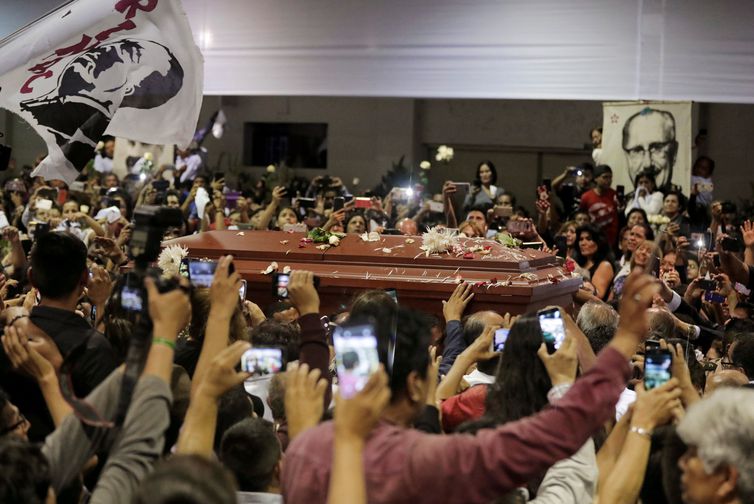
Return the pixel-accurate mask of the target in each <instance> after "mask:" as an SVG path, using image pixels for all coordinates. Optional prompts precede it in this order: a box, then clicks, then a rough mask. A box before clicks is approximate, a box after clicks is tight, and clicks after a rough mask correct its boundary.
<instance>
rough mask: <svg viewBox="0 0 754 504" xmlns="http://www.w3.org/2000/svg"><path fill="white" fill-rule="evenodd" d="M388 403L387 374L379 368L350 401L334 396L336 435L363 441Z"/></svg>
mask: <svg viewBox="0 0 754 504" xmlns="http://www.w3.org/2000/svg"><path fill="white" fill-rule="evenodd" d="M432 381H435V380H434V379H432ZM388 402H390V387H388V378H387V374H386V373H385V370H384V369H383V368H382V367H381V366H380V369H379V370H378V371H377V372H375V373H374V374H373V375H372V376H370V377H369V381H368V382H367V383H366V385H365V386H364V388H363V389H361V390H360V391H359V392H358V393H357V394H356V395H354V396H353V397H351V398H350V399H344V398H342V397H341V396H340V394H338V395H336V396H335V432H336V435H337V436H345V437H349V438H351V439H355V440H360V441H364V440H365V439H366V438H367V436H369V433H370V432H371V431H372V429H373V428H374V426H375V425H376V424H377V422H378V421H379V419H380V415H381V414H382V412H383V411H384V410H385V407H386V406H387V405H388ZM321 404H322V401H320V405H321Z"/></svg>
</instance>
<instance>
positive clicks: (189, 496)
mask: <svg viewBox="0 0 754 504" xmlns="http://www.w3.org/2000/svg"><path fill="white" fill-rule="evenodd" d="M208 502H211V503H213V504H236V503H237V497H236V485H235V481H233V476H232V475H231V474H230V473H229V472H228V471H227V470H226V469H225V468H224V467H223V466H222V465H220V463H219V462H215V461H213V460H210V459H209V458H207V457H202V456H200V455H176V456H174V457H172V458H170V459H167V460H165V461H163V462H160V463H159V464H158V465H157V466H156V467H155V470H154V471H152V472H151V473H150V474H149V475H148V476H147V477H146V478H145V479H144V480H143V481H142V482H141V484H140V485H139V489H138V491H137V493H136V495H135V496H134V499H133V504H206V503H208Z"/></svg>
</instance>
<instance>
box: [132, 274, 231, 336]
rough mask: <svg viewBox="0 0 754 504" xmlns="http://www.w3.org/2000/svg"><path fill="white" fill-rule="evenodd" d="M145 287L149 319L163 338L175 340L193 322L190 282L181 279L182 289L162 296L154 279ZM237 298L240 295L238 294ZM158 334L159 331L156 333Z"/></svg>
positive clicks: (147, 281) (147, 280)
mask: <svg viewBox="0 0 754 504" xmlns="http://www.w3.org/2000/svg"><path fill="white" fill-rule="evenodd" d="M144 286H145V287H146V289H147V297H148V298H149V317H150V318H151V319H152V323H153V324H154V326H155V328H160V331H159V332H160V334H159V336H160V337H161V338H170V339H174V338H176V337H177V336H178V333H179V332H180V331H181V330H182V329H183V328H184V327H186V326H187V325H188V323H189V321H190V320H191V303H190V302H189V297H188V280H186V279H185V278H182V279H181V287H182V288H180V289H173V290H171V291H169V292H166V293H164V294H160V291H158V290H157V285H156V284H155V281H154V279H153V278H146V279H145V280H144ZM236 296H238V294H237V293H236ZM155 332H157V331H155Z"/></svg>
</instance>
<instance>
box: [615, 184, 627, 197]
mask: <svg viewBox="0 0 754 504" xmlns="http://www.w3.org/2000/svg"><path fill="white" fill-rule="evenodd" d="M615 192H616V193H617V194H618V198H619V199H623V198H625V196H626V186H622V185H617V186H615Z"/></svg>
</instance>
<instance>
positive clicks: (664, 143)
mask: <svg viewBox="0 0 754 504" xmlns="http://www.w3.org/2000/svg"><path fill="white" fill-rule="evenodd" d="M623 150H624V151H625V153H626V160H627V162H628V174H629V178H630V179H631V180H632V181H636V180H637V177H638V176H639V174H641V173H649V174H652V175H654V177H655V178H656V181H657V187H659V188H660V190H661V191H663V192H665V191H666V190H667V189H669V188H670V186H671V185H672V180H673V166H674V165H675V160H676V154H677V152H678V142H677V141H676V138H675V117H673V114H671V113H670V112H667V111H665V110H658V109H653V108H649V107H646V108H644V109H642V110H641V111H639V112H637V113H636V114H634V115H632V116H631V117H629V118H628V119H627V120H626V124H625V125H624V126H623ZM635 189H638V188H635Z"/></svg>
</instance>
